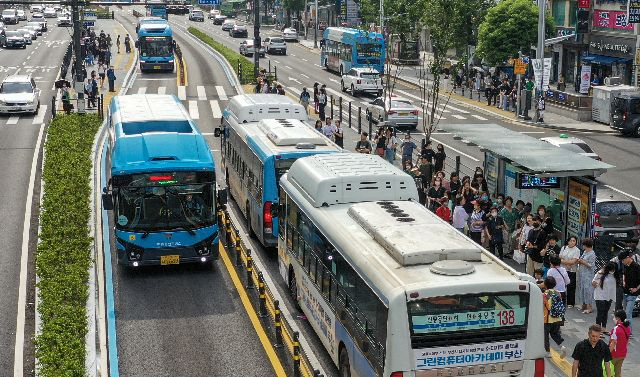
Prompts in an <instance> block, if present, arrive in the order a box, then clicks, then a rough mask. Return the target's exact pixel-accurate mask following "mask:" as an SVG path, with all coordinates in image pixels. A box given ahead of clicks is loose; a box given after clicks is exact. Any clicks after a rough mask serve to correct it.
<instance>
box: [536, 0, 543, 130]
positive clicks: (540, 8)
mask: <svg viewBox="0 0 640 377" xmlns="http://www.w3.org/2000/svg"><path fill="white" fill-rule="evenodd" d="M545 7H546V0H538V49H537V51H536V58H537V59H540V66H541V67H542V69H541V70H540V88H539V89H540V91H539V92H538V95H537V96H536V102H535V104H534V109H535V114H536V121H538V115H539V113H538V101H539V100H540V96H542V95H544V94H543V90H544V34H545V33H544V32H545V27H544V26H545V19H544V18H545V14H546V12H545V10H546V9H545Z"/></svg>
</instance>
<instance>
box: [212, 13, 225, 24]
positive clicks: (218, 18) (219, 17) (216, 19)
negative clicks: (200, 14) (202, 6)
mask: <svg viewBox="0 0 640 377" xmlns="http://www.w3.org/2000/svg"><path fill="white" fill-rule="evenodd" d="M226 19H227V17H225V16H223V15H220V14H219V15H217V16H215V17H214V18H213V24H214V25H222V24H223V23H224V21H225V20H226Z"/></svg>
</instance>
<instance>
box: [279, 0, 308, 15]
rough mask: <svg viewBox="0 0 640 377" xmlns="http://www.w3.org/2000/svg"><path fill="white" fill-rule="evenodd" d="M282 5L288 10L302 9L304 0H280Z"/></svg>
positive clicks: (296, 10)
mask: <svg viewBox="0 0 640 377" xmlns="http://www.w3.org/2000/svg"><path fill="white" fill-rule="evenodd" d="M282 7H283V8H284V9H286V10H288V11H290V12H298V11H302V10H304V0H282Z"/></svg>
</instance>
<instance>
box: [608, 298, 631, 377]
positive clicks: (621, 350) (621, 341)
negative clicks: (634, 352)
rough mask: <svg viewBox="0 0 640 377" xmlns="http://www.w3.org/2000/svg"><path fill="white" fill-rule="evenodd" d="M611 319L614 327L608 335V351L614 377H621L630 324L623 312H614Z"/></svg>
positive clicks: (629, 335) (629, 334)
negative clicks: (613, 321) (609, 337)
mask: <svg viewBox="0 0 640 377" xmlns="http://www.w3.org/2000/svg"><path fill="white" fill-rule="evenodd" d="M613 319H614V320H615V322H616V325H615V327H614V328H613V330H611V333H610V335H611V339H610V340H609V351H611V359H612V360H611V362H612V363H613V370H614V374H615V377H622V362H623V361H624V359H625V357H627V347H628V345H629V337H631V324H630V323H629V320H628V319H627V313H625V311H624V310H616V311H615V312H614V313H613Z"/></svg>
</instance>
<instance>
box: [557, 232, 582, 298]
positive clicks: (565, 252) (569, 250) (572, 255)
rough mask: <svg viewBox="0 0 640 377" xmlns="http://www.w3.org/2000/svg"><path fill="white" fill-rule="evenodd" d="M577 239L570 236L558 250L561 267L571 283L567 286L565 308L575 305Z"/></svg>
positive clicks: (577, 256)
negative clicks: (567, 274)
mask: <svg viewBox="0 0 640 377" xmlns="http://www.w3.org/2000/svg"><path fill="white" fill-rule="evenodd" d="M577 244H578V237H576V236H571V237H569V239H568V240H567V242H566V244H565V245H564V246H563V247H562V250H560V260H561V261H562V267H564V268H565V269H566V270H567V272H568V273H569V278H571V283H570V284H569V285H568V286H567V307H568V308H572V307H573V306H574V305H575V304H576V271H577V267H578V265H577V263H578V258H579V257H580V249H579V248H578V246H577Z"/></svg>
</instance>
